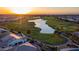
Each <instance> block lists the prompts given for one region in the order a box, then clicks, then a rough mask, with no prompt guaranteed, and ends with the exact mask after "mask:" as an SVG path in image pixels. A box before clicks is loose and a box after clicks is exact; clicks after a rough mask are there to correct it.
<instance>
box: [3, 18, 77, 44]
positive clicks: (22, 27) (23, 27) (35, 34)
mask: <svg viewBox="0 0 79 59" xmlns="http://www.w3.org/2000/svg"><path fill="white" fill-rule="evenodd" d="M45 19H46V20H48V21H47V24H48V25H49V26H51V27H52V28H53V27H54V28H55V29H57V30H58V29H59V30H61V31H62V30H63V29H64V30H63V31H74V30H75V29H76V27H75V26H74V25H73V24H70V23H68V22H62V21H60V20H57V19H56V18H54V17H45ZM34 25H35V24H34V23H28V22H26V23H22V24H18V23H17V22H13V23H11V22H10V23H7V24H6V25H4V27H6V28H8V29H13V30H15V31H20V32H22V33H24V34H27V30H31V34H30V35H31V36H32V38H33V39H37V40H40V41H43V42H47V43H50V44H62V43H63V42H64V39H63V38H61V36H60V35H58V34H41V33H40V29H39V28H35V27H34ZM69 25H71V26H69ZM62 28H63V29H62Z"/></svg>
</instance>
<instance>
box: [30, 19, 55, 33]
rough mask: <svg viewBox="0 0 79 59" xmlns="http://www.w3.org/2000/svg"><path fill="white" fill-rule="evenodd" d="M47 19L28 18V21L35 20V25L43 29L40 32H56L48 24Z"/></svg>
mask: <svg viewBox="0 0 79 59" xmlns="http://www.w3.org/2000/svg"><path fill="white" fill-rule="evenodd" d="M46 21H47V20H43V19H35V20H28V22H34V23H35V27H38V28H40V29H41V31H40V33H47V34H52V33H54V32H55V29H53V28H51V27H50V26H48V25H47V24H46Z"/></svg>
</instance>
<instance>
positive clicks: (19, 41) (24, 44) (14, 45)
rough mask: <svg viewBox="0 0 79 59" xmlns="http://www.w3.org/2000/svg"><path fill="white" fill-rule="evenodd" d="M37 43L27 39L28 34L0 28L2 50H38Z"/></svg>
mask: <svg viewBox="0 0 79 59" xmlns="http://www.w3.org/2000/svg"><path fill="white" fill-rule="evenodd" d="M38 50H39V49H38V47H37V46H36V45H33V44H31V43H30V42H28V41H27V38H26V36H22V35H21V34H20V33H17V34H15V33H12V32H10V31H8V30H5V29H2V28H0V51H38Z"/></svg>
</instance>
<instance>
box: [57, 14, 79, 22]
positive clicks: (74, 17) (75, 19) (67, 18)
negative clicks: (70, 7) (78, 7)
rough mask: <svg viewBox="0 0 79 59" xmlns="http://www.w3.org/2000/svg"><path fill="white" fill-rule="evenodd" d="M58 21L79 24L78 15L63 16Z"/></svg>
mask: <svg viewBox="0 0 79 59" xmlns="http://www.w3.org/2000/svg"><path fill="white" fill-rule="evenodd" d="M58 19H60V20H65V21H71V22H77V23H79V16H78V15H69V16H67V15H66V16H64V15H62V16H58Z"/></svg>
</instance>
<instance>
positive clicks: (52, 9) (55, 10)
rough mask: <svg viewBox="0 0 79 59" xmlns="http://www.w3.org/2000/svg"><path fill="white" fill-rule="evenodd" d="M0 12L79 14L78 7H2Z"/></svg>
mask: <svg viewBox="0 0 79 59" xmlns="http://www.w3.org/2000/svg"><path fill="white" fill-rule="evenodd" d="M0 14H79V8H77V7H73V8H70V7H39V8H38V7H34V8H33V7H32V8H31V7H30V8H29V7H0Z"/></svg>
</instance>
